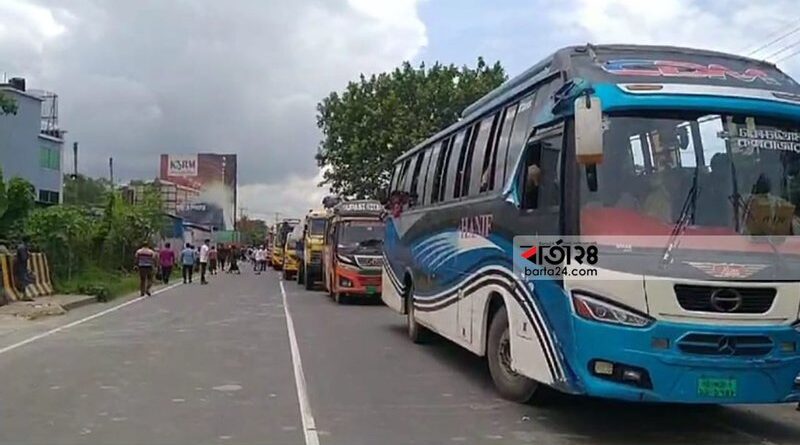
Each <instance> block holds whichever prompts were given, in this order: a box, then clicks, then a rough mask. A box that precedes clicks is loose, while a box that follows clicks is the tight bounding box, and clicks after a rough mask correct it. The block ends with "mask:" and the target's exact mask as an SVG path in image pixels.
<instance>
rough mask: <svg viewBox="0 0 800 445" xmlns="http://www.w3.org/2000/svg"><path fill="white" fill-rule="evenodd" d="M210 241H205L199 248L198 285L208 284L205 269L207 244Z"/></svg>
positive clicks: (206, 264) (206, 266)
mask: <svg viewBox="0 0 800 445" xmlns="http://www.w3.org/2000/svg"><path fill="white" fill-rule="evenodd" d="M210 242H211V240H209V239H207V240H205V241H204V242H203V245H202V246H200V284H208V281H206V269H207V268H208V250H209V247H208V244H209V243H210Z"/></svg>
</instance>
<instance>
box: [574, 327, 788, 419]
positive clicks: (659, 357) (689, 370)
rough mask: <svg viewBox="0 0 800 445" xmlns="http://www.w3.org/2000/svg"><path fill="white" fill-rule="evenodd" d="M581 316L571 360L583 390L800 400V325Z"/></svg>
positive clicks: (674, 399)
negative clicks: (626, 323)
mask: <svg viewBox="0 0 800 445" xmlns="http://www.w3.org/2000/svg"><path fill="white" fill-rule="evenodd" d="M573 317H574V318H573V326H574V332H575V346H574V348H573V360H570V361H569V362H570V363H572V364H574V367H573V371H574V372H575V374H576V377H577V379H578V381H579V383H578V384H579V386H580V387H581V389H582V391H579V392H584V393H585V394H587V395H590V396H597V397H604V398H612V399H622V400H631V401H646V402H671V403H711V404H734V403H736V404H747V403H786V402H796V401H800V332H798V331H797V330H796V329H795V328H793V327H791V326H779V327H771V326H768V327H732V326H708V325H694V324H678V323H669V322H660V321H656V322H655V323H654V324H653V325H651V326H649V327H647V328H645V329H635V328H626V327H620V326H614V325H609V324H603V323H598V322H593V321H588V320H584V319H582V318H579V317H577V316H575V315H573ZM609 373H610V374H609Z"/></svg>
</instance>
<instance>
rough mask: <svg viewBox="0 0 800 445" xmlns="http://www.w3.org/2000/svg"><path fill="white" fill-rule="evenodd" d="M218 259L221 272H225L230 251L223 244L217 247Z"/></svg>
mask: <svg viewBox="0 0 800 445" xmlns="http://www.w3.org/2000/svg"><path fill="white" fill-rule="evenodd" d="M217 258H218V259H219V270H222V271H224V270H225V262H226V261H227V260H228V249H226V248H225V246H224V245H223V244H219V245H218V246H217Z"/></svg>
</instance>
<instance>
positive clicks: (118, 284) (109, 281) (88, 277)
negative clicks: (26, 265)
mask: <svg viewBox="0 0 800 445" xmlns="http://www.w3.org/2000/svg"><path fill="white" fill-rule="evenodd" d="M54 284H55V288H56V292H57V293H60V294H84V295H94V296H96V297H98V299H100V300H111V299H112V298H116V297H118V296H120V295H125V294H129V293H131V292H133V291H135V290H137V289H138V288H139V276H138V274H135V273H124V272H119V271H107V270H102V269H96V268H91V269H86V270H84V271H81V272H79V273H77V274H75V275H73V276H72V278H71V279H68V280H67V279H64V280H56V282H55V283H54Z"/></svg>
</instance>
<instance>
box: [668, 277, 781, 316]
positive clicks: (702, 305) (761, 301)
mask: <svg viewBox="0 0 800 445" xmlns="http://www.w3.org/2000/svg"><path fill="white" fill-rule="evenodd" d="M717 291H724V292H725V294H726V297H730V296H736V295H738V296H739V297H740V303H739V304H738V305H737V304H734V303H729V304H723V305H721V304H715V302H714V301H713V298H712V296H713V295H714V293H715V292H717ZM776 293H777V291H776V290H775V288H771V287H735V288H734V287H731V288H729V287H714V286H695V285H688V284H676V285H675V296H676V297H677V298H678V304H679V305H680V306H681V307H682V308H683V309H685V310H687V311H696V312H717V313H731V314H763V313H765V312H767V311H769V309H770V308H771V307H772V303H773V302H774V301H775V295H776ZM729 300H730V299H729Z"/></svg>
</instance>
